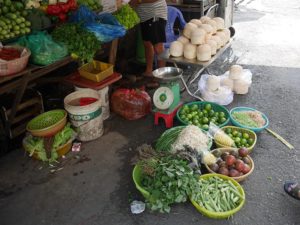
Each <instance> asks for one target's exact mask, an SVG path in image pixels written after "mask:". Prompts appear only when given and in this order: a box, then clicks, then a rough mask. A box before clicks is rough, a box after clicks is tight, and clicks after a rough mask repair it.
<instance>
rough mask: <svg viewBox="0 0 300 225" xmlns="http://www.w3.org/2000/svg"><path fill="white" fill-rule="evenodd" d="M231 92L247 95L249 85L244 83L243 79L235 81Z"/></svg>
mask: <svg viewBox="0 0 300 225" xmlns="http://www.w3.org/2000/svg"><path fill="white" fill-rule="evenodd" d="M233 91H234V92H235V93H236V94H238V95H244V94H247V93H248V91H249V83H248V82H246V81H244V80H243V79H241V80H235V81H234V86H233Z"/></svg>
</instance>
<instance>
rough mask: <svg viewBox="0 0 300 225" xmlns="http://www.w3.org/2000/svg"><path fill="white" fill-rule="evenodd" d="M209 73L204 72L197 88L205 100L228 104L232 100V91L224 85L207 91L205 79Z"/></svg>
mask: <svg viewBox="0 0 300 225" xmlns="http://www.w3.org/2000/svg"><path fill="white" fill-rule="evenodd" d="M209 76H210V75H208V74H204V75H202V76H201V78H200V80H199V82H198V90H199V91H200V93H201V95H202V98H203V99H204V100H205V101H209V102H215V103H218V104H220V105H229V104H230V103H231V102H232V101H233V92H232V90H231V89H230V88H228V87H226V86H221V87H220V88H219V89H218V90H216V91H209V90H208V89H207V85H206V84H207V79H208V77H209Z"/></svg>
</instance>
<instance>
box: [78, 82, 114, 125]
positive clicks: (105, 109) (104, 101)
mask: <svg viewBox="0 0 300 225" xmlns="http://www.w3.org/2000/svg"><path fill="white" fill-rule="evenodd" d="M75 90H76V91H82V90H93V89H90V88H81V87H77V86H75ZM108 90H109V86H106V87H105V88H102V89H100V90H98V94H99V96H100V101H101V107H102V117H103V120H106V119H108V118H109V116H110V108H109V96H108Z"/></svg>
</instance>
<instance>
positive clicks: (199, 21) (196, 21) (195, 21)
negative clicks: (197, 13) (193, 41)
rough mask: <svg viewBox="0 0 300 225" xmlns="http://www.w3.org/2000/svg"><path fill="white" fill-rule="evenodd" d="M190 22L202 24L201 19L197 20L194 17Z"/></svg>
mask: <svg viewBox="0 0 300 225" xmlns="http://www.w3.org/2000/svg"><path fill="white" fill-rule="evenodd" d="M190 23H193V24H196V25H197V26H199V25H201V24H202V22H201V20H197V19H192V20H191V21H190Z"/></svg>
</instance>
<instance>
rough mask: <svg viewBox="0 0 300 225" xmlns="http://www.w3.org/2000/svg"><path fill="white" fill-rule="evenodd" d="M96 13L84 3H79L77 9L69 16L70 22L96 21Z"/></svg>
mask: <svg viewBox="0 0 300 225" xmlns="http://www.w3.org/2000/svg"><path fill="white" fill-rule="evenodd" d="M96 17H97V14H96V13H95V12H93V11H92V10H90V9H89V8H88V7H86V6H85V5H81V6H80V7H79V8H78V10H77V11H75V12H74V13H72V15H71V16H70V17H69V22H71V23H93V22H96Z"/></svg>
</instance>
